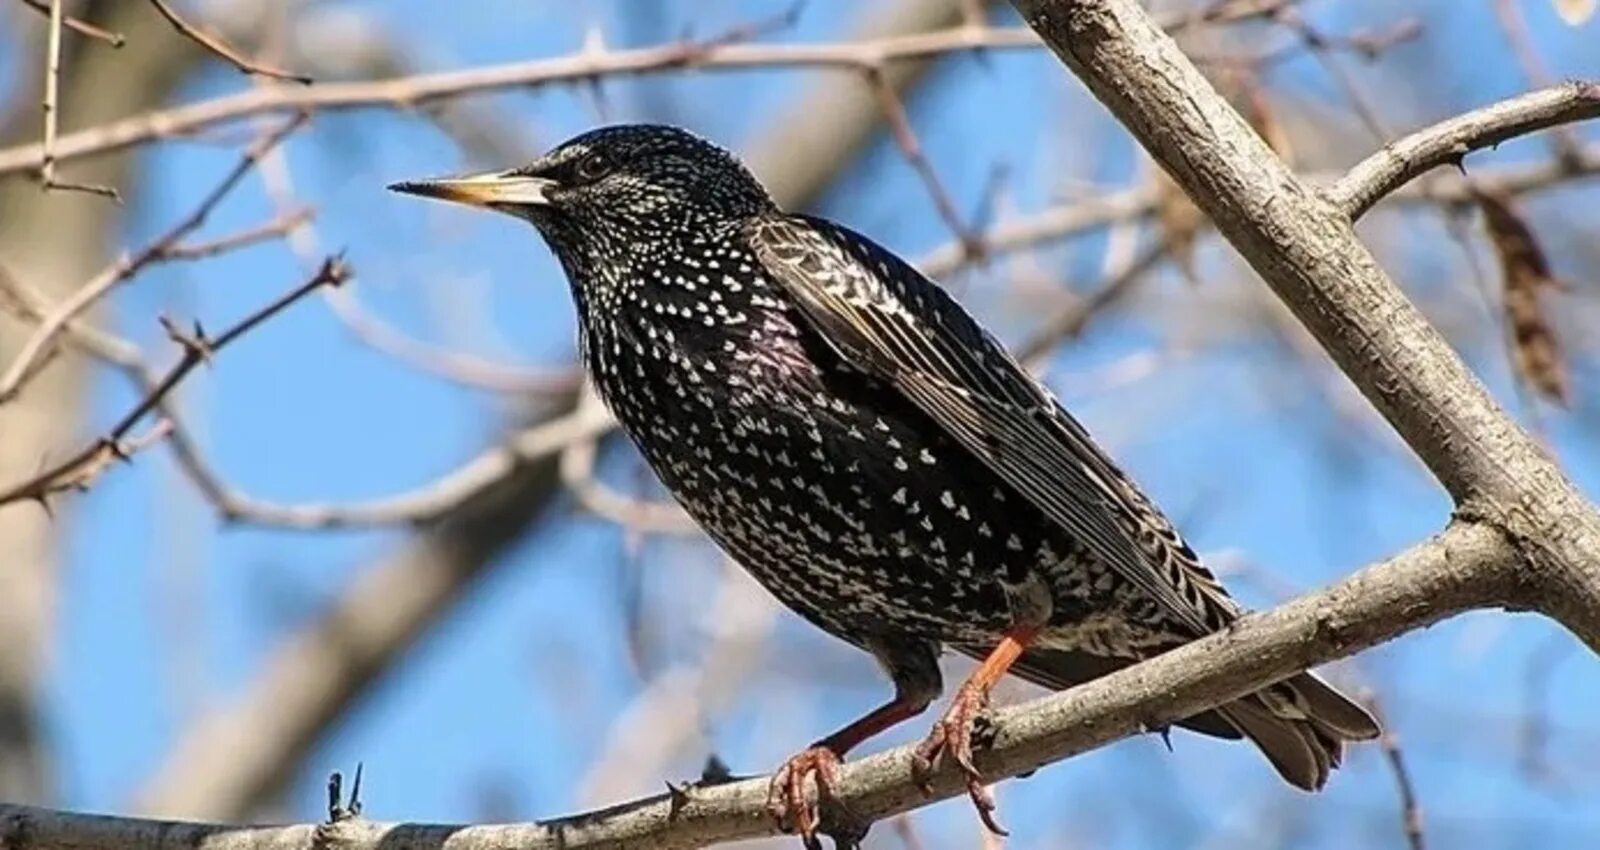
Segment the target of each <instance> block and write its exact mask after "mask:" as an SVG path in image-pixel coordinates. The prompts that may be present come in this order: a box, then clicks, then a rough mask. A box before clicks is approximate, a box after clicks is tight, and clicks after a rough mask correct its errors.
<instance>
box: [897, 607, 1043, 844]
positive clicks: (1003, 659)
mask: <svg viewBox="0 0 1600 850" xmlns="http://www.w3.org/2000/svg"><path fill="white" fill-rule="evenodd" d="M1038 634H1039V629H1038V628H1037V627H1024V626H1018V627H1014V628H1012V629H1010V630H1009V631H1007V632H1006V633H1005V636H1004V637H1002V638H1001V639H1000V643H999V644H998V645H996V646H995V648H994V651H992V652H990V653H989V656H988V657H987V658H985V659H983V663H982V664H979V665H978V669H976V670H974V671H972V675H970V676H968V677H967V680H966V681H965V682H962V683H961V687H960V688H959V689H957V690H956V694H955V697H954V698H953V699H951V701H950V708H949V709H947V710H946V711H945V713H944V717H942V718H940V719H939V722H937V723H935V724H933V729H932V730H931V731H930V732H929V733H928V737H927V738H924V739H923V741H922V743H921V744H918V745H917V751H916V756H915V760H914V761H913V762H912V766H913V770H914V771H915V773H916V775H917V778H918V781H919V782H921V783H922V784H923V787H924V788H926V787H927V777H928V775H929V774H930V773H931V772H932V770H933V760H934V758H936V757H937V756H939V755H940V754H941V753H943V754H944V755H946V756H947V757H949V758H951V759H953V760H954V761H955V763H956V765H957V766H958V767H960V768H961V772H962V773H963V774H965V775H966V777H967V796H969V797H971V798H972V804H973V805H974V806H977V808H978V816H979V817H981V818H982V819H983V824H984V826H987V827H988V828H989V829H990V830H991V831H992V832H994V833H995V834H996V835H1005V834H1006V831H1005V830H1004V829H1001V828H1000V825H999V824H998V823H996V822H995V820H994V809H995V803H994V797H993V795H991V794H990V793H989V791H988V789H986V788H984V787H983V776H982V774H980V773H978V769H977V768H976V767H974V766H973V764H972V725H973V721H974V720H976V719H977V717H978V714H979V713H980V712H982V711H983V709H984V707H985V706H987V705H988V704H989V691H990V690H991V689H992V688H993V687H994V684H995V682H998V681H1000V677H1001V676H1004V675H1005V674H1006V671H1007V670H1010V669H1011V665H1012V664H1015V663H1016V661H1017V659H1018V658H1019V657H1021V656H1022V653H1023V651H1024V650H1026V649H1027V648H1028V645H1029V644H1030V643H1032V642H1033V640H1034V638H1036V637H1037V636H1038Z"/></svg>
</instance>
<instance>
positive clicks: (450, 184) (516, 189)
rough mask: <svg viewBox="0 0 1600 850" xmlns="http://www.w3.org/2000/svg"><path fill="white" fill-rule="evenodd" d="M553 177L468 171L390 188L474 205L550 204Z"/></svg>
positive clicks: (401, 183)
mask: <svg viewBox="0 0 1600 850" xmlns="http://www.w3.org/2000/svg"><path fill="white" fill-rule="evenodd" d="M554 185H555V181H554V180H549V179H547V178H544V177H529V176H527V175H523V174H516V173H514V172H509V171H495V172H491V173H487V174H468V175H464V176H461V177H439V178H435V179H432V180H414V181H403V182H400V183H391V184H389V189H390V191H394V192H405V193H406V194H408V195H421V196H422V197H424V198H438V199H440V200H442V201H454V202H455V203H458V204H468V205H470V206H474V207H488V206H495V205H500V204H522V205H530V206H544V205H546V204H549V203H550V199H549V197H548V195H547V192H548V190H549V189H550V188H551V187H552V186H554Z"/></svg>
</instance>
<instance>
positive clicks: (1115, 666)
mask: <svg viewBox="0 0 1600 850" xmlns="http://www.w3.org/2000/svg"><path fill="white" fill-rule="evenodd" d="M961 651H962V652H965V653H967V654H970V655H973V657H975V658H982V657H983V654H982V652H981V651H979V650H976V649H969V648H962V649H961ZM1132 663H1133V659H1128V658H1107V657H1103V656H1092V655H1088V654H1086V653H1083V652H1071V651H1062V650H1054V649H1044V648H1037V647H1036V648H1031V649H1029V650H1028V651H1027V652H1025V653H1023V655H1022V657H1021V658H1020V659H1018V660H1017V663H1016V664H1015V665H1014V666H1013V667H1012V668H1011V672H1013V673H1015V674H1016V675H1018V676H1021V677H1022V678H1024V679H1027V680H1028V681H1030V682H1033V683H1034V684H1038V685H1043V686H1045V687H1047V688H1053V689H1056V690H1064V689H1066V688H1070V687H1072V686H1073V685H1076V684H1079V683H1082V682H1087V681H1089V680H1090V679H1098V678H1099V677H1101V676H1104V675H1106V674H1107V673H1110V672H1112V671H1113V670H1119V669H1121V668H1123V667H1126V666H1128V665H1129V664H1132ZM1178 725H1179V726H1183V727H1186V728H1188V729H1193V730H1194V731H1196V732H1201V733H1204V734H1206V735H1213V736H1216V737H1218V738H1238V737H1240V735H1241V734H1242V735H1243V736H1244V737H1247V738H1249V739H1250V740H1251V741H1253V742H1255V745H1256V746H1257V747H1259V748H1260V749H1261V752H1262V753H1264V754H1265V755H1266V757H1267V760H1268V761H1270V762H1272V766H1273V767H1275V768H1277V769H1278V773H1280V774H1282V775H1283V778H1284V779H1286V780H1288V781H1289V783H1290V784H1292V785H1294V786H1295V787H1297V788H1304V789H1305V790H1307V791H1315V790H1317V789H1319V788H1321V787H1322V786H1323V784H1324V783H1326V782H1327V781H1328V774H1329V773H1330V772H1332V770H1333V769H1334V768H1335V767H1338V766H1339V759H1340V757H1341V756H1342V755H1343V754H1344V743H1345V742H1346V741H1366V740H1370V739H1372V738H1376V737H1378V733H1379V729H1378V722H1377V721H1376V720H1374V719H1373V718H1372V715H1371V714H1368V713H1367V711H1366V710H1365V709H1363V708H1362V707H1361V706H1359V705H1356V703H1355V702H1354V701H1352V700H1351V699H1350V698H1349V697H1346V696H1345V695H1344V694H1341V693H1339V692H1338V691H1336V690H1334V689H1333V688H1332V687H1331V686H1329V685H1328V684H1327V683H1326V682H1323V681H1322V680H1321V679H1319V678H1317V677H1316V675H1315V674H1312V673H1301V674H1300V675H1298V676H1294V677H1293V678H1290V679H1285V680H1284V681H1282V682H1279V683H1277V684H1275V685H1272V686H1271V687H1268V688H1266V689H1264V690H1261V691H1257V692H1256V693H1253V694H1251V695H1249V696H1247V697H1243V698H1241V699H1238V700H1235V701H1233V702H1230V703H1228V704H1226V705H1223V706H1219V707H1218V708H1215V709H1213V710H1211V711H1206V712H1202V713H1200V714H1197V715H1195V716H1193V717H1186V718H1184V719H1183V720H1180V721H1178Z"/></svg>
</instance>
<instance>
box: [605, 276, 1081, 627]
mask: <svg viewBox="0 0 1600 850" xmlns="http://www.w3.org/2000/svg"><path fill="white" fill-rule="evenodd" d="M663 301H664V299H663V298H662V297H660V296H657V297H654V298H652V299H650V300H649V301H648V302H646V308H645V309H631V310H621V311H618V312H617V313H614V314H613V315H612V316H610V321H608V322H607V323H606V326H605V327H603V328H590V329H589V331H588V339H587V340H586V343H585V355H586V358H587V359H588V362H589V367H590V370H591V372H592V374H593V376H594V378H595V380H596V384H597V387H599V389H600V391H601V394H602V395H603V396H604V397H605V398H606V400H607V402H608V404H610V406H611V408H612V410H613V411H614V412H615V414H616V415H617V417H618V419H619V421H620V422H621V423H622V425H623V428H624V429H625V430H626V431H627V432H628V433H629V435H630V436H632V438H633V439H634V441H635V442H636V443H637V444H638V446H639V448H640V449H641V450H642V452H643V454H644V455H645V457H646V459H647V460H648V462H649V463H650V465H651V466H652V467H653V468H654V470H655V472H656V473H657V474H658V475H659V476H660V478H661V479H662V481H663V482H664V483H665V484H666V486H667V487H668V488H669V489H670V490H671V492H672V493H673V495H674V496H675V497H676V498H677V499H678V500H679V501H680V502H681V503H682V504H683V506H684V507H685V508H686V509H687V510H688V512H689V513H690V514H691V515H692V516H693V517H694V518H695V519H696V520H697V521H698V522H699V523H700V524H701V525H702V526H703V527H704V528H705V529H706V531H707V532H708V533H709V534H710V535H711V536H712V537H713V538H714V539H715V540H716V541H717V542H718V543H719V544H720V545H721V546H722V547H723V548H724V549H725V550H727V551H728V552H729V554H731V555H732V556H733V557H734V558H735V559H737V560H738V561H739V562H740V563H741V564H743V565H744V566H745V567H746V568H747V569H749V570H750V571H751V572H752V573H753V574H754V575H755V576H756V578H757V579H758V580H759V581H760V582H761V583H762V584H763V585H765V586H766V587H767V588H768V589H769V590H770V591H772V593H773V594H774V595H776V596H777V597H778V598H779V599H780V600H782V601H783V602H784V603H785V604H787V605H788V606H790V607H791V608H793V609H794V610H796V611H797V612H798V613H800V614H801V615H802V616H804V617H806V618H807V619H810V620H812V621H813V622H815V623H817V624H818V625H820V626H822V627H823V628H825V629H827V630H829V631H832V632H835V633H837V634H840V635H843V636H845V637H852V636H859V635H862V634H869V633H871V632H872V631H874V630H880V629H888V630H894V631H904V632H910V633H913V634H917V635H920V636H924V637H927V638H930V639H934V640H939V641H943V642H947V643H963V644H988V643H992V642H993V641H994V640H996V639H997V638H998V637H999V635H1000V633H1001V632H1002V631H1003V630H1004V629H1005V628H1006V627H1007V626H1008V625H1009V624H1010V623H1011V620H1012V618H1011V612H1010V611H1009V609H1008V607H1007V603H1006V599H1005V595H1004V592H1003V590H1002V587H1001V578H1002V577H1005V576H1010V577H1012V579H1013V580H1016V579H1019V578H1021V577H1022V576H1025V575H1026V574H1027V573H1028V572H1029V571H1039V572H1041V573H1042V574H1044V575H1046V576H1048V578H1049V581H1050V583H1051V585H1052V586H1053V587H1055V588H1056V594H1055V595H1056V596H1057V597H1058V601H1057V603H1056V611H1055V616H1053V617H1052V620H1053V621H1058V622H1062V623H1067V622H1072V621H1077V620H1081V619H1082V618H1083V617H1085V616H1087V615H1088V613H1089V610H1090V608H1091V607H1092V604H1091V603H1092V599H1091V597H1093V596H1096V595H1098V594H1097V593H1096V588H1095V587H1094V584H1095V581H1094V580H1095V578H1097V577H1096V576H1094V575H1093V573H1092V571H1091V570H1088V569H1086V568H1085V564H1084V559H1083V558H1082V556H1081V551H1080V550H1078V549H1076V548H1075V547H1073V546H1071V544H1070V541H1067V540H1066V539H1064V535H1062V534H1061V533H1060V532H1059V531H1057V530H1056V529H1054V527H1053V526H1050V525H1049V524H1048V523H1046V522H1045V521H1044V520H1043V518H1042V516H1041V515H1040V514H1038V512H1037V511H1035V510H1034V509H1033V508H1032V506H1030V505H1028V504H1026V503H1023V502H1022V501H1021V499H1020V497H1018V496H1016V495H1015V494H1013V493H1011V492H1010V491H1009V490H1008V489H1007V488H1006V487H1005V486H1004V485H1003V484H1001V483H1000V482H999V480H998V479H997V478H996V477H995V476H994V475H993V474H992V473H991V472H989V470H988V469H987V468H986V467H984V466H983V465H982V464H981V463H980V462H979V461H977V460H975V459H973V458H971V457H970V456H968V455H967V454H966V453H965V452H964V451H963V450H962V449H961V448H960V447H959V446H957V445H956V444H955V443H954V442H953V441H951V440H949V439H948V438H945V437H944V436H943V433H942V432H941V431H939V430H938V429H937V427H936V426H934V425H933V424H932V423H931V422H930V421H929V420H927V419H926V418H925V417H923V416H922V415H921V414H920V412H918V411H916V410H915V409H914V408H912V407H910V405H909V404H907V403H906V402H904V400H903V399H901V398H900V397H899V396H898V395H897V394H895V393H893V392H892V391H891V390H889V389H887V388H884V387H882V386H878V385H874V384H873V383H871V382H870V381H868V380H867V379H866V378H864V377H863V376H861V375H860V374H859V373H856V372H854V371H852V370H850V369H848V368H847V367H845V366H844V364H842V363H839V362H838V360H837V358H836V357H834V356H833V355H832V353H831V352H829V351H827V350H826V349H825V348H823V347H822V344H821V343H820V341H818V340H815V339H811V338H808V336H807V335H806V334H805V333H804V332H803V331H801V330H800V329H799V328H797V327H796V325H795V324H794V323H793V321H792V320H791V314H790V312H789V311H788V310H787V309H785V307H784V305H783V304H781V303H779V302H777V301H775V300H773V299H770V298H764V297H763V296H762V295H761V294H760V293H759V292H758V293H755V294H754V295H753V297H752V298H751V299H749V300H747V301H745V302H744V303H742V305H741V306H740V308H739V309H737V310H733V311H729V312H728V314H727V315H725V316H722V317H721V318H722V319H723V320H727V319H733V321H731V322H730V321H717V322H706V321H704V320H703V319H700V318H699V316H701V315H703V313H701V311H699V310H698V309H696V308H694V307H685V306H682V305H673V306H671V307H666V306H663V307H661V309H657V305H661V304H662V303H663ZM1108 589H1109V588H1108Z"/></svg>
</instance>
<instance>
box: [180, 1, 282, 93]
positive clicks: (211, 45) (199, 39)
mask: <svg viewBox="0 0 1600 850" xmlns="http://www.w3.org/2000/svg"><path fill="white" fill-rule="evenodd" d="M150 5H152V6H154V7H156V11H157V12H160V13H161V17H163V18H166V19H167V23H169V24H172V28H173V29H175V30H177V31H178V32H179V33H181V34H182V35H183V37H184V38H187V39H189V40H190V41H192V42H194V43H195V44H198V45H200V46H201V47H203V48H205V49H206V50H209V51H211V52H212V53H215V54H216V55H217V56H220V57H222V59H223V60H224V61H226V62H227V63H229V64H230V65H232V66H233V67H235V68H238V69H239V70H240V71H241V72H243V73H246V74H250V75H252V76H257V77H270V78H272V79H274V80H287V81H289V82H291V83H300V84H301V85H306V86H309V85H311V82H312V81H311V78H310V77H307V76H304V75H302V74H292V73H290V72H288V71H280V70H278V69H277V68H269V67H267V66H266V65H263V64H261V63H259V62H254V61H251V60H250V59H246V58H245V56H244V54H242V53H240V52H239V51H238V50H236V49H234V48H233V47H231V46H230V45H229V44H228V43H227V42H226V41H223V40H222V38H221V37H219V36H217V35H213V34H212V33H209V32H206V31H205V30H204V29H203V28H201V27H198V26H195V25H194V24H191V23H189V22H188V21H186V20H184V18H183V16H182V15H179V14H178V11H177V10H176V9H174V8H172V6H171V5H170V4H168V3H167V2H166V0H150Z"/></svg>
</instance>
